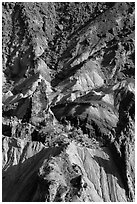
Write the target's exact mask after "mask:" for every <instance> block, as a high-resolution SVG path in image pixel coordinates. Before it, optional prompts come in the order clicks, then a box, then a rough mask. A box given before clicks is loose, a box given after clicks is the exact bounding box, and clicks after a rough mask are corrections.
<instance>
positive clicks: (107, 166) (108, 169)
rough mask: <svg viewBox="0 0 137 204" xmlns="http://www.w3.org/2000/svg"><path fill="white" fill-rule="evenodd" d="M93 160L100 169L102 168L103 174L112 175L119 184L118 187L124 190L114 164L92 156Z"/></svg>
mask: <svg viewBox="0 0 137 204" xmlns="http://www.w3.org/2000/svg"><path fill="white" fill-rule="evenodd" d="M94 160H95V161H96V162H97V163H98V164H99V166H100V167H103V169H104V171H105V173H106V174H107V175H109V174H110V175H112V176H114V177H115V178H116V179H117V183H118V184H119V186H120V187H121V188H123V189H125V188H124V184H123V182H122V179H121V177H120V175H119V169H118V168H117V167H116V165H115V163H114V162H113V161H111V160H110V158H109V160H106V159H103V158H101V157H98V156H94Z"/></svg>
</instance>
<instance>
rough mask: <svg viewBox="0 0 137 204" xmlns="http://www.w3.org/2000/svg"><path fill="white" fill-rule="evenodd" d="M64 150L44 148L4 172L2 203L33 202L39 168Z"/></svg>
mask: <svg viewBox="0 0 137 204" xmlns="http://www.w3.org/2000/svg"><path fill="white" fill-rule="evenodd" d="M62 148H63V147H54V148H47V149H46V148H43V149H42V150H41V151H40V152H39V153H37V154H36V155H34V156H32V157H30V158H29V159H26V160H25V161H24V162H22V159H21V160H20V162H19V163H18V164H17V165H13V166H10V167H9V168H8V169H7V170H6V171H4V170H3V172H2V187H3V189H2V201H3V202H31V201H32V200H33V196H34V195H35V194H36V190H37V186H38V175H37V173H38V170H39V168H40V167H41V165H42V163H43V162H44V160H45V159H49V158H50V157H54V156H57V155H59V154H60V153H61V151H62ZM24 153H25V152H24ZM24 153H23V154H24ZM33 201H34V200H33Z"/></svg>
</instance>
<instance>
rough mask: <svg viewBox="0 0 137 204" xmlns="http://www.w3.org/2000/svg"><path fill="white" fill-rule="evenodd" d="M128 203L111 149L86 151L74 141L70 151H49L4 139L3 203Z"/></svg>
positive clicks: (11, 139)
mask: <svg viewBox="0 0 137 204" xmlns="http://www.w3.org/2000/svg"><path fill="white" fill-rule="evenodd" d="M89 160H90V162H89ZM11 164H12V165H11ZM11 186H12V188H11ZM22 192H23V193H22ZM126 200H127V199H126V195H125V190H124V186H123V184H122V182H121V179H120V176H119V174H118V169H117V167H116V166H115V164H114V162H113V160H112V159H111V154H110V152H109V150H108V149H107V148H102V149H88V148H82V147H80V146H77V145H76V144H75V143H74V142H72V143H70V144H69V145H68V147H67V148H65V147H64V146H60V147H54V148H45V147H44V146H43V145H42V144H41V143H38V142H26V141H23V140H20V139H15V138H7V137H3V201H10V202H13V201H18V202H22V201H26V202H30V201H34V202H35V201H41V202H42V201H50V202H52V201H55V202H56V201H63V202H65V201H72V202H74V201H77V202H78V201H83V202H84V201H85V202H86V201H88V202H91V201H94V202H96V201H100V202H103V201H104V202H109V201H112V202H116V201H119V202H122V201H123V202H125V201H126Z"/></svg>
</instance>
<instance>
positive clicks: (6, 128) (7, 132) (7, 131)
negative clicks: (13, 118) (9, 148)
mask: <svg viewBox="0 0 137 204" xmlns="http://www.w3.org/2000/svg"><path fill="white" fill-rule="evenodd" d="M11 129H12V128H11V127H10V126H9V125H4V124H2V135H5V136H8V137H11Z"/></svg>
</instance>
